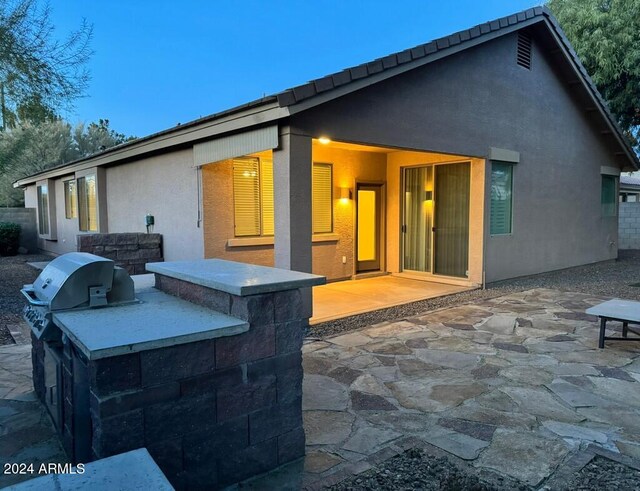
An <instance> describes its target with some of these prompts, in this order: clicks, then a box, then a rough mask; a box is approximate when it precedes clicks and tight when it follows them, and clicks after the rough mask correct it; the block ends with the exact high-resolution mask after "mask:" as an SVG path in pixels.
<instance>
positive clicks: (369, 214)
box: [356, 184, 383, 273]
mask: <svg viewBox="0 0 640 491" xmlns="http://www.w3.org/2000/svg"><path fill="white" fill-rule="evenodd" d="M382 215H383V212H382V186H381V185H379V184H358V186H357V195H356V232H357V233H356V272H358V273H363V272H366V271H379V270H380V251H381V227H382V222H381V220H382Z"/></svg>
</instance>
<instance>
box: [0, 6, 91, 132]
mask: <svg viewBox="0 0 640 491" xmlns="http://www.w3.org/2000/svg"><path fill="white" fill-rule="evenodd" d="M54 32H55V29H54V26H53V24H52V22H51V13H50V10H49V5H48V4H47V3H44V2H39V1H38V0H0V115H1V116H2V129H5V128H7V127H13V126H14V125H15V124H16V122H17V120H18V118H19V112H20V110H21V109H22V110H23V111H27V112H33V110H34V109H35V106H34V105H36V106H39V107H38V108H37V109H38V110H37V112H39V113H40V115H39V117H42V116H43V115H45V114H52V113H54V112H55V111H57V110H58V109H60V108H61V107H64V106H67V107H69V106H70V105H71V103H72V102H73V100H74V99H76V98H77V97H79V96H81V95H82V94H83V93H84V91H85V89H86V86H87V83H88V81H89V74H88V72H87V70H86V68H85V66H86V63H87V61H88V59H89V57H90V55H91V49H90V47H89V44H90V41H91V37H92V27H91V26H90V25H89V24H87V23H86V22H83V23H82V24H81V25H80V27H79V28H78V30H77V31H73V32H71V33H70V34H69V35H68V36H67V37H66V39H62V40H61V39H58V38H56V37H55V36H54ZM39 121H41V119H40V120H39Z"/></svg>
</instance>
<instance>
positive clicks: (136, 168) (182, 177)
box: [106, 149, 204, 261]
mask: <svg viewBox="0 0 640 491" xmlns="http://www.w3.org/2000/svg"><path fill="white" fill-rule="evenodd" d="M197 172H198V171H197V170H196V168H195V167H193V154H192V150H191V149H187V150H180V151H176V152H171V153H167V154H163V155H158V156H155V157H150V158H147V159H143V160H139V161H136V162H132V163H129V164H124V165H119V166H116V167H109V168H107V170H106V185H107V186H106V191H107V215H108V220H109V231H110V232H114V233H116V232H117V233H123V232H145V231H146V228H145V221H144V218H145V215H146V214H147V213H150V214H152V215H153V216H154V217H155V225H154V228H153V232H154V233H158V234H161V235H162V240H163V253H164V259H165V260H167V261H176V260H185V259H201V258H203V257H204V250H203V234H202V228H201V224H200V223H199V221H198V208H199V203H198V197H199V189H198V186H199V185H198V175H197Z"/></svg>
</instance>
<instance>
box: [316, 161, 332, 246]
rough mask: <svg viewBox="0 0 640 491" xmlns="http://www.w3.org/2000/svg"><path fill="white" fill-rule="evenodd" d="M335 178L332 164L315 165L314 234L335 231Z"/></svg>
mask: <svg viewBox="0 0 640 491" xmlns="http://www.w3.org/2000/svg"><path fill="white" fill-rule="evenodd" d="M332 192H333V178H332V166H331V164H313V179H312V207H313V233H314V234H318V233H326V232H332V231H333V196H332Z"/></svg>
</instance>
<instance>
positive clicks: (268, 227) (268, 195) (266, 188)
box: [260, 159, 274, 235]
mask: <svg viewBox="0 0 640 491" xmlns="http://www.w3.org/2000/svg"><path fill="white" fill-rule="evenodd" d="M260 188H261V189H260V191H261V192H260V194H261V197H262V235H273V230H274V225H273V224H274V218H273V217H274V211H273V161H272V160H264V159H260Z"/></svg>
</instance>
